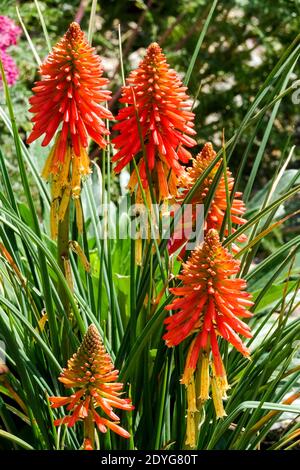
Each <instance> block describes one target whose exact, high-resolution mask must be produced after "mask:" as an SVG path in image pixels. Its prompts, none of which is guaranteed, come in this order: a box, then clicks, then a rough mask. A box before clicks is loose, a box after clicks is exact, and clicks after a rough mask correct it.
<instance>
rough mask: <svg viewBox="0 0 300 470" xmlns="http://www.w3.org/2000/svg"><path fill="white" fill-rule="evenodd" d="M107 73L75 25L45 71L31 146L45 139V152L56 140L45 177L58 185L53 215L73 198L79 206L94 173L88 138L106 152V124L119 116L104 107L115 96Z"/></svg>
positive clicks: (35, 101) (37, 91)
mask: <svg viewBox="0 0 300 470" xmlns="http://www.w3.org/2000/svg"><path fill="white" fill-rule="evenodd" d="M102 73H103V70H102V65H101V60H100V57H99V56H97V55H96V53H95V49H94V48H92V47H91V46H90V45H89V44H88V42H87V39H86V38H85V35H84V33H83V31H81V29H80V26H79V25H78V24H77V23H71V25H70V27H69V29H68V31H67V32H66V34H65V35H64V36H63V38H62V39H61V40H60V41H59V42H58V43H57V44H56V45H55V46H54V47H53V49H52V51H51V53H50V54H49V56H48V57H47V59H46V60H45V61H44V63H43V64H42V65H41V67H40V74H41V80H40V81H38V82H36V83H35V86H34V88H33V92H34V96H32V97H31V98H30V100H29V101H30V104H31V108H30V112H31V113H33V114H34V117H33V118H32V122H33V123H34V125H33V129H32V132H31V134H30V135H29V137H28V139H27V143H28V144H30V143H31V142H33V141H34V140H36V139H38V138H39V137H41V136H42V135H44V138H43V141H42V146H46V145H48V144H49V143H50V142H51V141H52V140H53V138H54V136H55V134H56V138H55V144H54V146H53V148H52V150H51V151H50V154H49V156H48V159H47V161H46V164H45V167H44V170H43V173H42V176H43V177H44V178H45V179H51V180H53V181H54V188H53V189H52V192H53V193H54V194H53V195H52V201H53V204H54V207H52V212H55V211H56V213H58V212H59V205H60V203H61V200H62V199H63V198H64V202H63V205H64V206H65V205H66V202H67V201H68V199H69V198H70V197H71V196H72V197H73V198H74V199H77V200H78V197H79V194H80V182H81V177H83V176H86V175H88V174H89V173H90V168H89V164H90V161H89V157H88V155H87V147H88V138H89V137H90V138H91V139H93V140H94V141H95V142H96V143H97V144H98V145H99V146H100V147H101V148H104V147H105V146H106V140H105V136H106V135H107V134H109V131H108V129H107V128H106V125H105V119H112V118H113V116H112V114H111V113H110V111H108V110H107V109H106V108H105V107H104V106H103V104H104V103H105V102H106V101H107V100H108V99H109V98H110V91H108V90H105V89H104V90H103V89H102V87H103V86H106V85H107V84H108V80H107V79H106V78H104V77H102ZM57 131H59V132H57ZM62 212H63V210H61V213H62ZM52 216H53V217H55V214H54V213H53V214H52ZM60 217H61V214H60ZM53 225H54V226H55V221H53Z"/></svg>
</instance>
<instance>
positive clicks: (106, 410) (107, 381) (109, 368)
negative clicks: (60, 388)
mask: <svg viewBox="0 0 300 470" xmlns="http://www.w3.org/2000/svg"><path fill="white" fill-rule="evenodd" d="M117 380H118V371H117V370H116V369H115V368H114V365H113V363H112V361H111V358H110V356H109V355H108V354H107V352H106V351H105V347H104V345H103V343H102V340H101V337H100V335H99V332H98V330H97V328H96V327H95V325H90V326H89V328H88V331H87V333H86V335H85V336H84V338H83V341H82V343H81V345H80V347H79V349H78V351H77V352H76V353H75V354H74V355H73V356H72V358H71V359H70V360H69V361H68V366H67V368H66V369H63V371H62V373H61V374H60V377H59V381H60V382H62V383H63V384H64V386H65V387H66V388H67V389H72V390H74V393H72V395H70V396H67V397H49V400H50V402H51V407H52V408H59V407H60V406H65V405H67V410H68V411H69V412H70V414H69V415H67V416H64V417H63V418H59V419H57V420H55V421H54V424H55V426H60V425H62V424H66V425H67V426H68V427H73V426H74V425H75V424H76V423H77V422H79V421H83V423H84V441H83V449H85V450H93V449H94V448H95V425H96V427H97V428H98V429H99V431H100V432H101V433H106V432H107V429H110V430H111V431H113V432H115V433H116V434H119V435H120V436H122V437H124V438H129V437H130V434H129V433H128V431H126V430H125V429H123V428H122V427H121V426H120V425H119V423H120V419H119V417H118V416H117V415H116V414H115V412H114V411H113V408H118V409H120V410H125V411H131V410H133V409H134V407H133V406H132V404H131V400H130V399H129V398H121V396H120V395H121V394H122V389H123V384H122V383H119V382H117ZM108 418H109V419H108Z"/></svg>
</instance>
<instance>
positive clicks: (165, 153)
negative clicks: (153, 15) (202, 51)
mask: <svg viewBox="0 0 300 470" xmlns="http://www.w3.org/2000/svg"><path fill="white" fill-rule="evenodd" d="M120 102H121V103H126V104H127V107H124V108H122V109H121V110H120V111H119V113H118V115H117V120H118V121H119V122H118V123H117V124H116V125H115V126H114V130H117V131H119V135H118V136H117V137H115V138H114V139H113V143H114V145H115V147H116V149H118V152H117V153H116V154H115V156H114V157H113V161H115V162H117V165H116V167H115V172H116V173H119V172H120V171H121V170H122V169H123V168H124V167H125V166H126V165H127V164H128V163H129V162H130V161H131V160H132V159H133V158H134V157H136V156H137V155H138V154H139V152H141V150H142V146H141V141H140V133H141V135H142V139H143V141H144V146H145V152H146V157H147V166H148V169H149V172H150V174H151V177H152V180H153V183H154V186H155V185H156V186H157V187H158V191H157V198H158V200H163V199H166V198H168V197H171V196H175V195H176V192H177V188H176V186H177V181H178V176H179V175H181V173H182V172H183V167H182V165H181V164H180V162H187V161H188V160H189V159H190V158H191V154H190V153H189V151H188V150H186V148H185V147H193V146H194V145H196V142H195V140H194V139H193V138H191V137H190V135H194V134H195V131H194V129H193V126H194V124H193V119H194V114H193V113H192V112H191V111H190V110H189V109H190V104H189V103H188V96H187V94H186V87H184V86H183V85H182V83H181V81H180V79H179V77H178V75H177V73H176V72H175V71H174V70H172V69H170V68H169V65H168V64H167V61H166V57H165V55H164V54H163V53H162V50H161V48H160V47H159V45H158V44H156V43H153V44H151V45H150V46H149V47H148V49H147V52H146V56H145V58H144V60H142V61H141V63H140V64H139V67H138V68H137V69H136V70H134V71H133V72H131V74H130V76H129V78H128V79H127V85H126V86H124V87H123V90H122V98H121V99H120ZM137 115H138V118H139V124H138V123H137ZM139 130H140V132H139ZM147 166H146V162H145V161H144V158H143V157H141V159H140V161H139V163H138V167H139V173H140V176H141V180H142V183H143V187H144V188H145V189H147V188H148V180H147V172H146V170H147ZM136 183H137V177H136V173H135V171H134V172H133V173H132V175H131V179H130V182H129V188H130V190H131V191H133V190H134V187H135V185H136Z"/></svg>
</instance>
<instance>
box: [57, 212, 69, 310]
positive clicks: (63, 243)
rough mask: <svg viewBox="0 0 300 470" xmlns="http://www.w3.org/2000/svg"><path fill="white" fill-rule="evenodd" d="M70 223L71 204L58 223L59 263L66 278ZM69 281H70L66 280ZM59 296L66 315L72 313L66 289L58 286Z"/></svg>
mask: <svg viewBox="0 0 300 470" xmlns="http://www.w3.org/2000/svg"><path fill="white" fill-rule="evenodd" d="M69 223H70V204H68V207H67V209H66V212H65V215H64V218H63V220H61V221H60V222H59V223H58V236H57V263H58V265H59V267H60V269H61V271H62V273H63V275H64V276H65V278H66V268H65V263H64V261H65V260H67V259H68V258H69ZM66 280H67V281H68V279H66ZM58 294H59V297H60V300H61V303H62V305H63V307H64V310H65V313H66V314H67V315H68V314H69V313H70V303H69V299H68V296H67V295H66V292H65V289H64V287H63V286H62V285H61V284H59V285H58Z"/></svg>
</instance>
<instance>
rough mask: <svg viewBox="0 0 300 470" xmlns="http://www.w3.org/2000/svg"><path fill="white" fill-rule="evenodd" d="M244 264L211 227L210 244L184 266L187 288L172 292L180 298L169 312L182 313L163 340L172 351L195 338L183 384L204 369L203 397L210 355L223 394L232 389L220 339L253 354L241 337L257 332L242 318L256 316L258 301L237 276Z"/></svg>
mask: <svg viewBox="0 0 300 470" xmlns="http://www.w3.org/2000/svg"><path fill="white" fill-rule="evenodd" d="M239 265H240V262H239V261H237V260H235V259H234V258H233V256H232V255H231V253H230V252H229V251H228V250H227V249H225V248H224V247H223V246H222V244H221V243H220V240H219V235H218V232H217V231H216V230H214V229H210V230H209V231H208V233H207V234H206V236H205V240H204V242H203V243H202V244H201V245H200V246H199V247H198V248H196V249H195V250H194V251H193V252H192V253H191V255H190V257H189V258H188V260H187V262H186V263H184V264H183V269H182V272H181V274H180V275H179V276H178V279H180V280H181V281H182V285H181V286H180V287H175V288H171V289H170V291H171V292H172V293H173V294H174V295H175V296H176V297H175V299H174V300H173V302H172V303H171V304H170V305H168V306H167V307H166V308H167V310H177V312H176V313H175V314H174V315H172V316H170V317H168V318H166V320H165V324H166V328H167V332H166V333H165V335H164V337H163V338H164V340H165V341H166V344H167V346H169V347H172V346H177V345H178V344H180V343H181V342H182V341H184V340H185V339H186V338H188V337H190V336H191V339H192V342H191V345H190V348H189V352H188V355H187V360H186V365H185V371H184V374H183V377H182V383H184V384H186V385H188V384H189V383H190V380H191V379H192V377H193V374H194V373H195V371H196V369H197V367H198V368H199V369H200V371H201V372H200V375H201V376H202V382H203V381H205V384H204V383H202V384H200V389H201V390H202V392H201V393H200V396H203V397H205V396H206V395H207V392H206V391H207V388H208V383H207V382H208V380H209V379H208V376H207V368H208V367H209V361H208V360H207V354H208V353H209V351H211V354H212V370H213V377H216V381H215V382H214V385H215V383H217V385H218V386H219V388H221V389H222V395H224V393H225V391H226V388H228V387H227V381H226V373H225V369H224V366H223V362H222V359H221V355H220V351H219V346H218V341H217V338H218V337H222V338H224V339H225V340H226V341H228V342H229V343H231V344H232V346H233V347H235V348H236V349H237V350H238V351H239V352H241V353H242V354H243V355H244V356H249V351H248V349H247V348H246V346H245V345H244V344H243V342H242V340H241V339H240V337H239V336H238V334H241V335H242V336H244V337H246V338H251V331H250V328H249V326H248V325H247V324H246V323H244V322H243V321H242V320H241V319H240V318H239V317H242V318H247V317H251V316H252V314H251V313H250V312H249V311H248V310H247V307H251V306H252V305H253V302H252V301H251V300H250V294H248V293H247V292H245V290H244V289H245V288H246V282H245V281H244V280H243V279H238V278H233V279H232V278H231V277H232V276H233V275H236V274H237V273H238V272H239ZM200 382H201V381H200ZM214 390H215V387H214Z"/></svg>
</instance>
